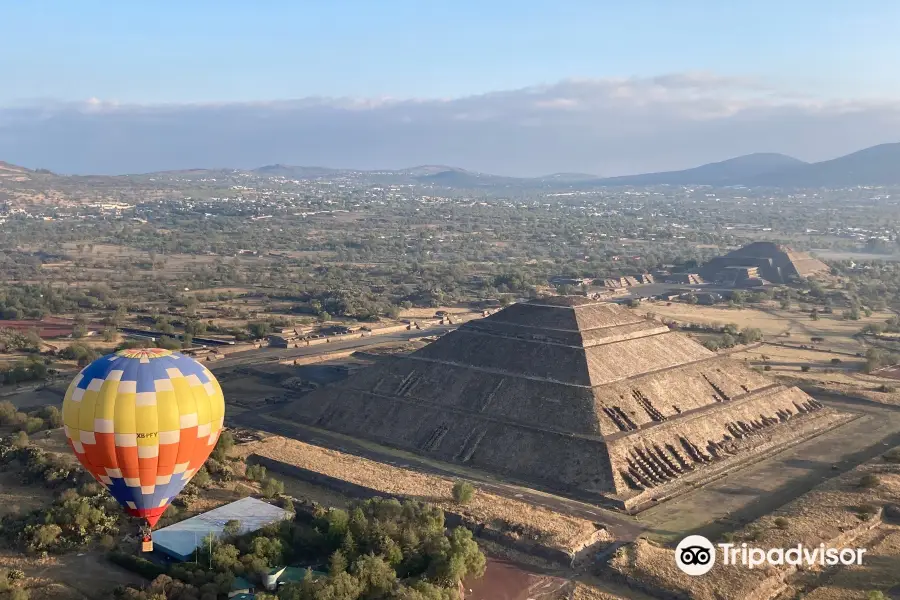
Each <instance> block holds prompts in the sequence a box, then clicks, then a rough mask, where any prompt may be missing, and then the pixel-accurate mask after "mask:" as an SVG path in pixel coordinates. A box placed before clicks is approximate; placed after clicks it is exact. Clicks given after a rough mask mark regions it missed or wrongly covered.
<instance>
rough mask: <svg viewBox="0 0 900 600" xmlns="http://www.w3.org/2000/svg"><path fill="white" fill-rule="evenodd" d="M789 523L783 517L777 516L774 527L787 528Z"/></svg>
mask: <svg viewBox="0 0 900 600" xmlns="http://www.w3.org/2000/svg"><path fill="white" fill-rule="evenodd" d="M789 524H790V523H789V522H788V520H787V519H785V518H784V517H778V518H777V519H775V527H777V528H778V529H787V528H788V525H789Z"/></svg>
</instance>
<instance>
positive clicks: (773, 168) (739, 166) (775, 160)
mask: <svg viewBox="0 0 900 600" xmlns="http://www.w3.org/2000/svg"><path fill="white" fill-rule="evenodd" d="M3 171H5V172H6V173H7V174H10V173H12V172H16V173H20V174H32V175H37V174H48V173H49V172H47V171H44V170H38V171H29V170H28V169H24V168H22V167H16V166H15V165H12V164H9V163H5V162H2V161H0V172H3ZM237 173H252V174H254V175H257V176H260V177H285V178H287V179H297V180H301V179H332V178H353V179H356V180H364V181H367V182H371V183H383V184H418V185H432V186H435V187H439V188H457V189H478V188H548V189H552V188H566V189H587V188H592V187H613V186H655V185H709V186H719V187H722V186H747V187H798V188H817V187H849V186H855V185H900V143H894V144H881V145H879V146H872V147H871V148H866V149H865V150H860V151H859V152H854V153H852V154H848V155H846V156H842V157H839V158H835V159H832V160H826V161H822V162H816V163H806V162H803V161H802V160H798V159H796V158H792V157H790V156H785V155H784V154H774V153H758V154H748V155H746V156H739V157H737V158H732V159H729V160H723V161H721V162H715V163H709V164H706V165H701V166H699V167H694V168H692V169H685V170H682V171H665V172H660V173H644V174H640V175H625V176H621V177H597V176H595V175H588V174H583V173H554V174H552V175H546V176H543V177H532V178H527V177H503V176H500V175H490V174H487V173H478V172H475V171H467V170H465V169H458V168H455V167H448V166H444V165H422V166H419V167H412V168H408V169H398V170H370V171H362V170H353V169H335V168H327V167H302V166H291V165H281V164H276V165H267V166H264V167H260V168H258V169H252V170H250V171H242V170H236V169H192V170H184V171H167V172H164V173H148V174H144V175H140V176H138V175H135V176H133V177H141V178H148V177H150V178H152V177H172V176H176V177H183V178H189V179H192V178H197V179H201V178H215V177H220V176H224V177H227V176H233V175H235V174H237Z"/></svg>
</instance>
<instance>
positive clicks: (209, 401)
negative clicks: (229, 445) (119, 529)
mask: <svg viewBox="0 0 900 600" xmlns="http://www.w3.org/2000/svg"><path fill="white" fill-rule="evenodd" d="M224 418H225V400H224V397H223V395H222V388H221V387H220V386H219V382H218V381H216V378H215V377H214V376H213V374H212V373H210V371H209V369H207V368H206V367H204V366H203V365H202V364H200V363H199V362H197V361H196V360H194V359H193V358H190V357H188V356H185V355H183V354H181V353H180V352H172V351H170V350H163V349H161V348H140V349H131V350H121V351H119V352H116V353H115V354H110V355H108V356H104V357H102V358H98V359H97V360H95V361H94V362H92V363H91V364H89V365H88V366H87V367H85V368H84V369H83V370H82V371H81V373H79V374H78V375H77V376H76V377H75V379H74V380H73V381H72V383H71V384H70V385H69V389H68V390H67V391H66V396H65V399H64V400H63V423H64V425H65V432H66V437H67V438H68V440H69V445H70V446H71V447H72V450H73V451H74V452H75V455H76V456H77V457H78V460H79V461H80V462H81V464H82V465H83V466H84V468H85V469H87V471H88V472H89V473H90V474H91V475H93V476H94V478H95V479H96V480H97V481H99V482H100V483H102V484H103V485H105V486H106V488H107V489H108V490H109V492H110V493H111V494H112V495H113V497H114V498H115V499H116V500H117V501H118V502H119V504H121V505H122V506H123V507H124V508H125V510H126V511H127V512H128V513H129V514H132V515H134V516H136V517H140V518H143V519H146V521H147V523H148V524H149V525H150V526H151V527H153V526H154V525H155V524H156V522H157V521H158V520H159V518H160V517H161V516H162V514H163V512H165V510H166V508H168V506H169V504H170V503H171V501H172V499H173V498H174V497H175V496H177V495H178V493H179V492H181V490H182V489H183V488H184V486H185V485H187V483H188V482H189V481H190V480H191V478H192V477H193V476H194V474H195V473H196V472H197V470H198V469H199V468H200V467H201V466H202V465H203V463H204V462H206V459H207V458H209V455H210V453H211V452H212V450H213V448H215V445H216V441H217V440H218V438H219V434H220V433H221V431H222V427H223V424H224Z"/></svg>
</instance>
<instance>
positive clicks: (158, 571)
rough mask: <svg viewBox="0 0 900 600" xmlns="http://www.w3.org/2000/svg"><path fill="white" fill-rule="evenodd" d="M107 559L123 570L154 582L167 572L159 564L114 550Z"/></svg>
mask: <svg viewBox="0 0 900 600" xmlns="http://www.w3.org/2000/svg"><path fill="white" fill-rule="evenodd" d="M106 557H107V559H109V562H111V563H114V564H117V565H119V566H120V567H122V568H123V569H128V570H129V571H131V572H132V573H137V574H138V575H140V576H141V577H144V578H145V579H150V580H153V579H156V578H157V577H159V576H160V575H164V574H165V572H166V569H164V568H163V567H161V566H159V565H158V564H156V563H154V562H151V561H149V560H147V559H146V558H141V557H139V556H134V555H133V554H128V553H127V552H121V551H118V550H113V551H112V552H109V553H108V554H107V555H106Z"/></svg>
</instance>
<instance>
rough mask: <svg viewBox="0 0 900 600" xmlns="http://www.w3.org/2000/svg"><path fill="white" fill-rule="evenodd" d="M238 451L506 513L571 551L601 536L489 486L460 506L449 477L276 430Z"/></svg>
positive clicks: (477, 510)
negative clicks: (312, 442)
mask: <svg viewBox="0 0 900 600" xmlns="http://www.w3.org/2000/svg"><path fill="white" fill-rule="evenodd" d="M238 453H239V454H240V455H241V456H243V457H246V456H248V455H249V454H251V453H256V454H259V455H261V456H265V457H268V458H271V459H274V460H280V461H284V462H287V463H290V464H294V465H297V466H299V467H303V468H305V469H310V470H312V471H316V472H318V473H322V474H325V475H329V476H332V477H336V478H340V479H344V480H346V481H350V482H352V483H355V484H357V485H361V486H365V487H368V488H372V489H376V490H379V491H381V492H384V493H385V494H393V495H398V496H405V497H412V498H416V499H418V500H421V501H425V502H431V503H434V504H436V505H437V506H440V507H441V508H444V509H446V510H449V511H455V512H460V511H461V512H463V513H465V514H468V515H470V516H471V517H473V518H475V519H477V520H479V521H481V522H484V523H494V522H496V521H497V520H500V519H502V520H504V521H506V522H507V523H509V524H512V525H520V526H523V527H526V528H528V529H532V530H536V531H538V532H539V533H540V535H541V538H542V541H543V543H545V544H547V545H548V546H552V547H556V548H560V549H563V550H566V551H569V552H571V551H575V550H578V549H580V548H582V547H584V545H585V544H586V543H589V542H593V541H597V540H596V535H597V529H596V528H595V527H594V524H593V523H592V522H591V521H588V520H585V519H577V518H574V517H569V516H566V515H561V514H558V513H555V512H552V511H550V510H547V509H544V508H539V507H536V506H532V505H530V504H527V503H525V502H519V501H516V500H510V499H508V498H503V497H500V496H495V495H492V494H488V493H485V492H478V493H477V494H476V495H475V498H474V499H473V500H472V502H471V503H469V504H467V505H465V507H460V506H459V505H458V504H456V503H455V502H453V501H452V500H451V498H452V495H451V490H452V488H453V481H451V480H449V479H444V478H441V477H437V476H434V475H426V474H424V473H418V472H415V471H409V470H406V469H402V468H399V467H393V466H390V465H386V464H382V463H379V462H375V461H372V460H368V459H365V458H360V457H357V456H353V455H350V454H344V453H342V452H337V451H335V450H328V449H325V448H320V447H318V446H313V445H310V444H306V443H303V442H300V441H297V440H291V439H287V438H283V437H280V436H274V437H270V438H268V439H266V440H263V441H260V442H253V443H251V444H246V445H243V446H240V447H239V448H238ZM461 509H462V510H461Z"/></svg>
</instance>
